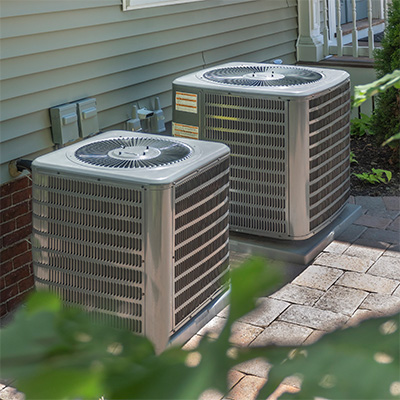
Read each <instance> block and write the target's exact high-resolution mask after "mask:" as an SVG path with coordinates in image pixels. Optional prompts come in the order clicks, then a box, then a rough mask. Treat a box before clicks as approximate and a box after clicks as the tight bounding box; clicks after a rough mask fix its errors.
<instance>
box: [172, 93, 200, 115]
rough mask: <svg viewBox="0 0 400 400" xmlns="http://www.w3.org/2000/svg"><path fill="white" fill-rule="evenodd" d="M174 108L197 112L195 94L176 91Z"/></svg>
mask: <svg viewBox="0 0 400 400" xmlns="http://www.w3.org/2000/svg"><path fill="white" fill-rule="evenodd" d="M175 109H176V110H177V111H185V112H190V113H194V114H197V94H194V93H184V92H176V93H175Z"/></svg>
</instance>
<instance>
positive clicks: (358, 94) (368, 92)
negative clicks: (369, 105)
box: [353, 69, 400, 123]
mask: <svg viewBox="0 0 400 400" xmlns="http://www.w3.org/2000/svg"><path fill="white" fill-rule="evenodd" d="M392 87H394V88H395V89H400V69H399V70H395V71H394V72H393V73H389V74H387V75H385V76H384V77H383V78H381V79H378V80H376V81H374V82H371V83H368V84H366V85H357V86H355V87H354V98H353V107H359V106H360V105H361V104H362V103H364V101H366V100H367V99H369V98H371V97H372V96H374V95H376V94H378V93H384V92H386V91H387V90H388V89H389V88H392ZM362 115H365V114H362ZM365 117H367V116H366V115H365ZM365 117H364V118H365ZM367 118H368V121H367V122H368V123H370V121H369V119H370V117H367Z"/></svg>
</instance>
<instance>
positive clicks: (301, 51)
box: [296, 0, 324, 61]
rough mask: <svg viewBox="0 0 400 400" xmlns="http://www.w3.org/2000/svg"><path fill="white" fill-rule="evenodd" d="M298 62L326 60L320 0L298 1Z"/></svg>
mask: <svg viewBox="0 0 400 400" xmlns="http://www.w3.org/2000/svg"><path fill="white" fill-rule="evenodd" d="M298 14H299V16H298V18H299V37H298V39H297V45H296V46H297V60H298V61H320V60H322V59H323V58H324V54H323V50H324V49H323V46H324V40H323V36H322V35H321V28H320V26H321V21H320V19H321V18H320V2H319V0H298Z"/></svg>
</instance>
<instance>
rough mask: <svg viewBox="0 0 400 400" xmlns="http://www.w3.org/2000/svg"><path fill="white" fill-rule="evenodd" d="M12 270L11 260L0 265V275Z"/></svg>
mask: <svg viewBox="0 0 400 400" xmlns="http://www.w3.org/2000/svg"><path fill="white" fill-rule="evenodd" d="M12 270H13V262H12V260H8V261H6V262H4V263H2V264H1V265H0V276H4V275H6V274H8V273H9V272H11V271H12Z"/></svg>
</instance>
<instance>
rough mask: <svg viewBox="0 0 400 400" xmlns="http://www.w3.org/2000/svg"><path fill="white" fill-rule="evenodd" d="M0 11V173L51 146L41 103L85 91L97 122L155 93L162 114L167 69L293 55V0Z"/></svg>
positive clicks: (112, 120) (46, 2) (38, 2)
mask: <svg viewBox="0 0 400 400" xmlns="http://www.w3.org/2000/svg"><path fill="white" fill-rule="evenodd" d="M0 18H1V20H0V30H1V43H0V52H1V60H0V74H1V87H0V89H1V91H0V96H1V104H0V111H1V122H0V135H1V136H0V141H1V142H0V143H1V150H0V164H1V170H0V172H1V183H3V182H6V181H8V180H10V179H11V177H10V176H9V175H8V163H9V161H11V160H13V159H16V158H21V157H25V158H32V157H34V156H35V155H37V154H40V153H43V152H47V151H51V150H52V149H53V148H54V146H53V143H52V137H51V124H50V118H49V108H51V107H54V106H57V105H61V104H64V103H68V102H72V101H76V100H78V99H82V98H86V97H94V98H96V100H97V109H98V118H99V125H100V130H102V131H105V130H109V129H115V128H119V129H124V127H125V121H126V120H127V119H129V118H130V113H131V109H132V105H133V104H134V103H139V104H140V103H141V102H142V103H143V102H146V101H148V99H152V98H154V97H155V96H159V97H160V100H161V106H162V108H163V110H164V113H165V116H166V121H170V120H171V115H172V109H171V104H172V98H171V87H172V80H173V79H175V78H176V77H179V76H181V75H184V74H186V73H189V72H191V71H195V70H198V69H201V68H204V67H208V66H212V65H217V64H221V63H223V62H227V61H234V60H240V61H255V62H264V61H270V60H273V59H275V58H282V59H283V60H284V62H286V63H294V62H295V42H296V38H297V7H296V1H295V0H287V1H282V0H254V1H250V2H243V3H235V4H230V5H222V4H221V3H219V1H218V0H215V2H214V1H206V2H194V3H187V4H182V5H175V6H165V7H157V8H150V9H144V10H132V11H127V12H123V11H122V7H121V2H120V1H119V0H86V1H78V0H69V1H50V0H35V1H34V2H33V1H28V0H24V1H23V0H2V3H1V6H0ZM143 104H144V103H143Z"/></svg>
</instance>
